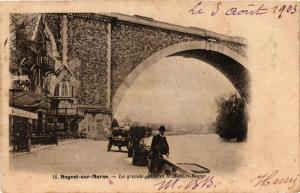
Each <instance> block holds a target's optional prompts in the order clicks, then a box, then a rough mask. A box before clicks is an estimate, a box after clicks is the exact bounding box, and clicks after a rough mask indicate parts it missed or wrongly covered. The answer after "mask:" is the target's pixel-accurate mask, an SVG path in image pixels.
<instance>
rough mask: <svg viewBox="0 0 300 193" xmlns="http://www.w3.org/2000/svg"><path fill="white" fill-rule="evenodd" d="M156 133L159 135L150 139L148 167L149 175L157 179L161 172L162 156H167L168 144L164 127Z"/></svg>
mask: <svg viewBox="0 0 300 193" xmlns="http://www.w3.org/2000/svg"><path fill="white" fill-rule="evenodd" d="M158 131H159V134H157V135H155V136H154V137H153V139H152V143H151V149H150V160H151V162H150V166H149V174H150V175H151V176H153V177H157V176H158V175H159V174H160V172H161V170H162V167H163V162H162V158H163V155H167V156H169V144H168V142H167V138H166V137H165V132H166V128H165V127H164V126H160V127H159V129H158Z"/></svg>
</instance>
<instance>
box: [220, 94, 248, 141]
mask: <svg viewBox="0 0 300 193" xmlns="http://www.w3.org/2000/svg"><path fill="white" fill-rule="evenodd" d="M247 129H248V116H247V111H246V104H245V102H244V100H243V99H242V98H240V97H238V96H237V95H236V94H233V95H232V96H230V97H229V99H225V98H222V99H221V100H220V101H219V102H218V115H217V118H216V130H217V133H218V134H219V136H220V137H221V138H223V139H225V140H231V139H237V141H239V142H241V141H244V140H245V139H246V137H247Z"/></svg>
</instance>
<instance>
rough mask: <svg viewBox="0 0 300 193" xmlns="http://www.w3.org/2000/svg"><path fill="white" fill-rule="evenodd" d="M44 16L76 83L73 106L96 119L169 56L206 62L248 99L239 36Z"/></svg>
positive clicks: (115, 19)
mask: <svg viewBox="0 0 300 193" xmlns="http://www.w3.org/2000/svg"><path fill="white" fill-rule="evenodd" d="M45 18H46V21H47V23H48V26H49V28H50V30H51V31H52V33H53V35H54V36H55V37H54V38H55V40H56V44H57V48H56V49H57V50H58V52H60V53H61V54H60V55H61V61H62V63H63V64H65V65H67V66H68V67H69V68H70V69H71V70H72V71H73V73H74V77H75V79H76V81H77V84H76V86H75V87H74V97H75V99H76V102H77V104H78V105H83V106H85V108H86V109H87V112H90V113H94V114H97V116H98V115H99V117H101V115H104V114H110V116H108V117H109V119H111V112H114V110H115V109H116V108H117V107H118V104H119V103H120V101H121V100H122V97H123V95H124V93H125V92H126V90H127V89H128V88H129V87H130V86H131V84H132V83H133V82H134V80H135V79H136V78H137V77H138V76H139V75H140V74H141V73H142V72H143V71H144V70H145V69H147V67H149V66H150V65H152V64H153V63H155V62H157V61H159V60H160V59H162V58H164V57H168V56H175V55H176V56H184V57H192V58H196V59H199V60H202V61H205V62H207V63H208V64H210V65H211V66H213V67H215V68H216V69H217V70H219V71H220V72H221V73H223V74H224V76H226V77H227V78H228V80H229V81H230V82H231V83H232V84H233V85H234V86H235V88H236V89H237V91H238V92H239V94H240V96H241V97H242V98H243V99H244V100H245V101H246V102H248V101H249V93H248V87H249V72H248V70H247V61H246V49H247V45H246V42H245V40H244V39H243V38H240V37H231V36H225V35H220V34H217V33H214V32H211V31H207V30H204V29H200V28H195V27H182V26H178V25H172V24H168V23H163V22H158V21H154V20H153V19H151V18H147V17H142V16H128V15H122V14H113V13H112V14H87V13H86V14H82V13H80V14H79V13H68V14H48V15H46V16H45ZM98 121H99V122H103V121H104V120H103V118H99V120H98ZM96 122H97V121H96ZM107 122H110V121H107Z"/></svg>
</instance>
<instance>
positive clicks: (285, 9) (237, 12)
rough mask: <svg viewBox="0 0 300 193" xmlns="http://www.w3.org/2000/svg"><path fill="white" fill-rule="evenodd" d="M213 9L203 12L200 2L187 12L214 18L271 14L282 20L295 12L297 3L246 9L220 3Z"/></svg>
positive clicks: (252, 6) (262, 5) (255, 6)
mask: <svg viewBox="0 0 300 193" xmlns="http://www.w3.org/2000/svg"><path fill="white" fill-rule="evenodd" d="M214 7H215V8H213V9H210V10H205V6H204V5H203V3H202V1H200V2H199V3H197V4H196V5H194V6H193V7H192V8H191V9H189V10H188V12H189V13H190V14H192V15H201V14H210V15H211V16H215V15H217V14H224V15H226V16H243V15H244V16H247V15H250V16H254V15H265V14H273V15H275V16H276V17H277V18H282V17H283V15H288V14H289V15H293V14H295V13H296V12H297V8H298V7H297V3H295V4H281V5H279V4H276V5H275V6H272V7H268V6H266V5H265V4H264V3H261V4H259V3H257V4H253V3H251V4H248V5H247V6H246V7H231V8H223V6H222V2H216V3H215V6H214Z"/></svg>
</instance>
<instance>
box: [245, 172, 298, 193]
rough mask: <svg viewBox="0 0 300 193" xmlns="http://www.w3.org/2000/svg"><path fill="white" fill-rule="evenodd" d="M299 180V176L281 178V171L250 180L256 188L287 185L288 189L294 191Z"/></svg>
mask: <svg viewBox="0 0 300 193" xmlns="http://www.w3.org/2000/svg"><path fill="white" fill-rule="evenodd" d="M298 178H299V174H298V175H297V176H294V177H291V176H281V175H280V174H279V170H275V171H273V172H271V173H265V174H262V175H258V176H256V177H254V178H253V179H251V180H250V183H252V184H253V185H254V187H265V186H272V185H286V186H287V188H288V189H292V188H294V187H295V186H296V182H297V180H298Z"/></svg>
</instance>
